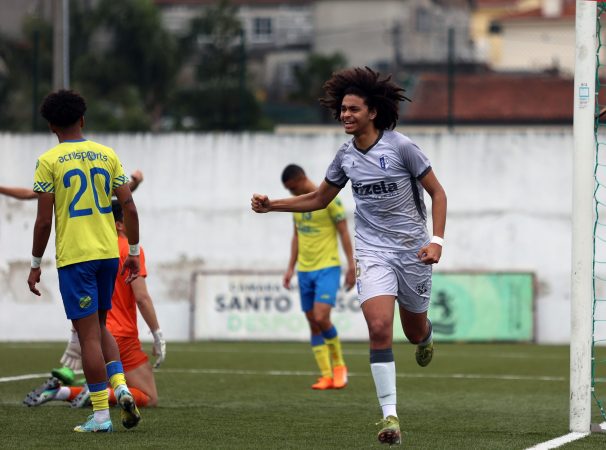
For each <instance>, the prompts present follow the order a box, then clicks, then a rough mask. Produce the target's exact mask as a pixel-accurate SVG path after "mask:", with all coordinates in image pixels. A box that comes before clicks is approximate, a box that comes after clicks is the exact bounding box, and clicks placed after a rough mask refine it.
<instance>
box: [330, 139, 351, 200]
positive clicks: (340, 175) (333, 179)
mask: <svg viewBox="0 0 606 450" xmlns="http://www.w3.org/2000/svg"><path fill="white" fill-rule="evenodd" d="M348 146H349V144H348V143H346V144H343V146H341V148H340V149H339V151H338V152H337V154H336V155H335V159H333V161H332V163H330V166H328V170H327V171H326V177H325V180H326V182H327V183H328V184H332V185H333V186H336V187H338V188H340V189H342V188H343V187H345V185H346V184H347V182H348V181H349V177H348V176H347V174H346V173H345V171H344V170H343V156H344V155H345V150H346V149H347V147H348Z"/></svg>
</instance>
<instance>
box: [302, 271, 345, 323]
mask: <svg viewBox="0 0 606 450" xmlns="http://www.w3.org/2000/svg"><path fill="white" fill-rule="evenodd" d="M297 277H298V279H299V291H300V293H301V309H302V310H303V312H307V311H311V310H312V309H313V307H314V302H319V303H326V304H327V305H330V306H333V307H334V306H335V304H336V302H337V291H338V290H339V284H340V283H341V267H340V266H335V267H327V268H326V269H320V270H314V271H312V272H298V273H297Z"/></svg>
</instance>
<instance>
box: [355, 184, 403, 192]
mask: <svg viewBox="0 0 606 450" xmlns="http://www.w3.org/2000/svg"><path fill="white" fill-rule="evenodd" d="M352 187H353V190H354V192H355V193H356V194H358V195H378V194H390V193H393V192H396V191H397V190H398V183H387V184H386V183H385V181H381V182H380V183H375V184H362V183H356V184H354V185H352Z"/></svg>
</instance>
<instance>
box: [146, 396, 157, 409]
mask: <svg viewBox="0 0 606 450" xmlns="http://www.w3.org/2000/svg"><path fill="white" fill-rule="evenodd" d="M148 397H149V398H148V400H147V406H148V407H150V408H155V407H156V406H158V396H157V395H148Z"/></svg>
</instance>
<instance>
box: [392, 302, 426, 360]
mask: <svg viewBox="0 0 606 450" xmlns="http://www.w3.org/2000/svg"><path fill="white" fill-rule="evenodd" d="M400 321H401V322H402V329H403V330H404V334H405V335H406V337H407V338H408V340H409V341H410V342H411V343H412V344H416V345H417V349H416V351H415V359H416V360H417V364H419V365H420V366H421V367H425V366H427V365H428V364H429V363H430V362H431V360H432V358H433V328H432V326H431V321H430V320H429V318H428V317H427V311H425V312H422V313H413V312H410V311H407V310H406V309H405V308H404V307H402V306H400Z"/></svg>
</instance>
